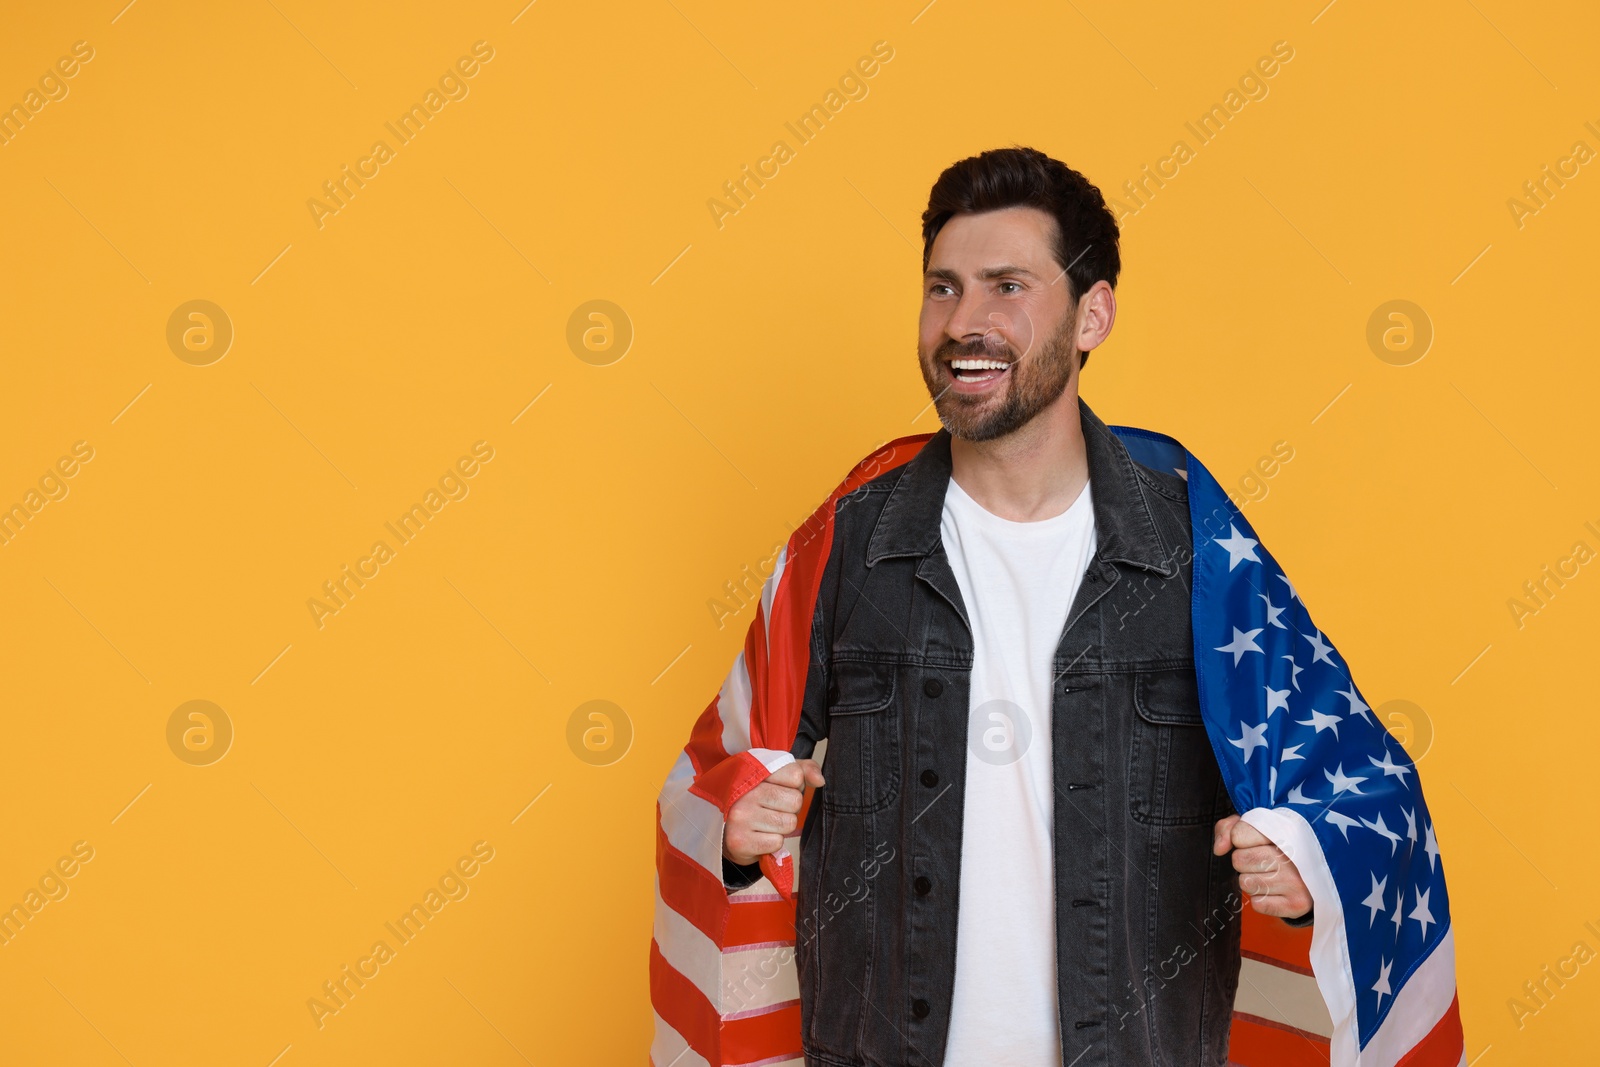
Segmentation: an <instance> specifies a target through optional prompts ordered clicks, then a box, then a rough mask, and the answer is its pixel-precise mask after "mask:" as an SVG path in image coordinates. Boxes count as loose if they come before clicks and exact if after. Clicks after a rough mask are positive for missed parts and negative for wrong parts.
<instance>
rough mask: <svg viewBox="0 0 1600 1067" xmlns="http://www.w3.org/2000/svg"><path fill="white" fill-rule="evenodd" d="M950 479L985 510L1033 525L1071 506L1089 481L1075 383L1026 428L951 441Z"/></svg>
mask: <svg viewBox="0 0 1600 1067" xmlns="http://www.w3.org/2000/svg"><path fill="white" fill-rule="evenodd" d="M950 467H951V476H952V477H953V478H955V480H956V484H957V485H959V486H961V488H962V489H963V490H964V491H965V492H966V494H967V495H968V496H970V497H972V499H974V500H976V501H977V502H978V503H979V504H981V505H982V506H983V508H984V510H985V511H988V512H990V513H991V514H994V515H998V516H1000V517H1001V518H1003V519H1010V520H1011V521H1013V522H1038V521H1040V520H1043V519H1048V518H1051V517H1053V516H1056V515H1059V514H1061V513H1062V512H1063V511H1066V510H1067V508H1069V507H1071V506H1072V503H1073V501H1075V500H1077V499H1078V494H1079V493H1081V492H1082V491H1083V487H1084V485H1085V484H1086V483H1087V482H1088V480H1089V461H1088V456H1087V454H1086V452H1085V450H1084V443H1083V423H1082V419H1081V416H1080V414H1079V412H1078V381H1077V375H1076V374H1074V375H1073V379H1072V381H1071V382H1069V383H1068V384H1067V388H1066V389H1064V390H1062V393H1061V395H1060V396H1059V397H1057V398H1056V401H1055V403H1053V404H1051V405H1050V406H1049V407H1047V408H1045V409H1044V410H1043V411H1041V412H1039V414H1037V415H1035V416H1034V417H1033V418H1032V419H1031V420H1030V421H1029V422H1028V423H1027V424H1025V425H1024V426H1022V427H1020V428H1019V429H1017V430H1016V431H1014V432H1012V433H1009V434H1007V435H1006V436H1004V437H999V438H996V439H994V440H992V441H968V440H965V439H963V438H960V437H955V436H953V435H952V436H951V438H950Z"/></svg>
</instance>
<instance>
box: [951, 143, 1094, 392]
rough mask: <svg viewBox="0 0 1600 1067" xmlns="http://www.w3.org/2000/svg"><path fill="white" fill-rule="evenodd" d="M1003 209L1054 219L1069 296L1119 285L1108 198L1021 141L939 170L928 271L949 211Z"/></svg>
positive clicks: (1058, 256)
mask: <svg viewBox="0 0 1600 1067" xmlns="http://www.w3.org/2000/svg"><path fill="white" fill-rule="evenodd" d="M1007 207H1035V208H1038V209H1039V210H1041V211H1043V212H1045V213H1046V214H1047V215H1049V216H1051V217H1052V218H1054V219H1055V220H1056V229H1057V231H1058V232H1057V234H1056V247H1055V258H1056V262H1057V263H1058V264H1059V265H1060V266H1062V267H1064V268H1065V269H1066V272H1067V281H1068V285H1069V286H1070V289H1069V292H1068V296H1069V298H1071V299H1074V300H1076V299H1077V298H1078V297H1079V296H1080V295H1081V294H1083V293H1085V292H1087V291H1088V290H1089V287H1090V286H1092V285H1093V284H1094V283H1095V282H1097V281H1101V280H1102V279H1103V280H1104V281H1105V282H1106V283H1107V284H1109V285H1110V286H1111V287H1112V288H1113V289H1115V288H1116V286H1117V274H1118V273H1119V272H1120V271H1121V270H1122V257H1121V256H1120V255H1119V254H1118V252H1117V220H1116V217H1115V216H1114V215H1112V213H1111V209H1110V208H1108V207H1106V201H1105V197H1103V196H1102V195H1100V190H1099V189H1098V188H1097V187H1096V186H1095V185H1094V184H1093V183H1092V182H1090V181H1089V179H1088V178H1085V177H1084V176H1083V175H1082V174H1079V173H1078V172H1077V171H1075V170H1073V169H1072V168H1071V167H1069V166H1067V165H1066V164H1065V163H1062V162H1061V161H1060V160H1057V159H1051V158H1050V157H1049V156H1047V155H1045V154H1044V153H1043V152H1040V151H1039V150H1038V149H1035V148H1023V147H1021V146H1018V147H1015V148H992V149H990V150H989V151H987V152H984V153H981V154H980V155H976V156H971V157H969V158H967V159H963V160H961V161H960V162H959V163H952V164H951V165H950V166H949V167H947V168H945V171H944V173H943V174H941V175H939V180H938V181H936V182H934V183H933V189H932V190H931V191H930V192H929V193H928V210H926V211H924V212H923V213H922V269H923V270H927V269H928V258H929V256H930V255H932V253H933V239H934V238H935V237H937V236H938V235H939V231H940V230H941V229H943V228H944V224H945V223H947V222H949V221H950V219H951V217H952V216H955V215H969V214H976V213H979V212H983V211H997V210H999V209H1000V208H1007ZM1088 358H1089V354H1088V353H1087V352H1085V353H1084V354H1083V359H1084V361H1085V362H1087V361H1088Z"/></svg>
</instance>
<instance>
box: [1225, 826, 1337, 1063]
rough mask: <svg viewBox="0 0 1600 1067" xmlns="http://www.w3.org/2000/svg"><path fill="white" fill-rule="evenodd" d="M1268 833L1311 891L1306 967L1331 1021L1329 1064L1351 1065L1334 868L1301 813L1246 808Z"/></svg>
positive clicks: (1258, 827) (1261, 828)
mask: <svg viewBox="0 0 1600 1067" xmlns="http://www.w3.org/2000/svg"><path fill="white" fill-rule="evenodd" d="M1241 818H1242V819H1243V821H1244V822H1247V823H1249V824H1250V825H1251V826H1254V827H1255V828H1256V829H1257V830H1260V831H1261V832H1262V833H1263V834H1265V835H1266V836H1267V839H1268V840H1270V841H1271V842H1272V843H1273V844H1274V845H1277V846H1278V847H1279V848H1280V849H1282V850H1283V854H1284V855H1286V856H1288V857H1289V860H1290V862H1292V863H1293V864H1294V865H1295V867H1296V869H1298V870H1299V872H1300V877H1301V878H1302V879H1303V880H1304V881H1305V883H1306V888H1307V889H1309V890H1310V891H1311V903H1312V908H1313V910H1314V911H1315V912H1316V914H1317V921H1316V922H1315V923H1314V924H1313V925H1312V928H1311V969H1312V970H1313V971H1315V972H1316V976H1317V988H1318V989H1320V990H1321V991H1322V999H1323V1002H1324V1003H1325V1004H1326V1005H1327V1008H1328V1017H1329V1019H1331V1020H1332V1022H1333V1033H1332V1035H1331V1040H1330V1048H1329V1052H1330V1056H1329V1062H1330V1064H1331V1067H1354V1065H1355V1064H1357V1063H1361V1064H1362V1067H1367V1064H1366V1063H1365V1061H1363V1060H1361V1059H1359V1050H1360V1044H1359V1042H1358V1041H1357V1040H1356V983H1355V978H1354V977H1353V972H1352V970H1351V967H1350V946H1349V943H1348V942H1347V941H1346V940H1345V936H1344V903H1343V902H1342V901H1340V899H1339V889H1338V887H1337V886H1336V885H1334V881H1333V872H1332V871H1331V870H1329V869H1328V861H1327V858H1326V857H1324V856H1323V854H1322V846H1321V844H1319V843H1318V841H1317V835H1316V832H1315V831H1313V830H1312V829H1311V824H1310V823H1308V822H1306V819H1305V816H1303V815H1301V814H1300V813H1299V812H1298V811H1294V810H1293V809H1291V808H1251V809H1250V810H1249V811H1247V812H1245V813H1244V815H1243V816H1242V817H1241Z"/></svg>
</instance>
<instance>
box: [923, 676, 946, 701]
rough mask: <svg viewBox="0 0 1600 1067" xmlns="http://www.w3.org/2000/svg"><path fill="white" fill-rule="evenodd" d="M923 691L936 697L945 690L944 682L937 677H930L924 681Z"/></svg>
mask: <svg viewBox="0 0 1600 1067" xmlns="http://www.w3.org/2000/svg"><path fill="white" fill-rule="evenodd" d="M922 691H923V692H924V693H926V694H928V695H929V696H931V697H936V696H938V695H939V694H940V693H942V692H944V683H943V682H941V681H939V679H937V678H929V679H927V680H926V681H924V682H923V683H922Z"/></svg>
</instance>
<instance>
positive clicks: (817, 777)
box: [794, 759, 828, 788]
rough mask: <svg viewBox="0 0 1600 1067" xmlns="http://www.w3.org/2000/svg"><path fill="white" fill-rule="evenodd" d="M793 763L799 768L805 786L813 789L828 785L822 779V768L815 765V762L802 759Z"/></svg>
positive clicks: (825, 780)
mask: <svg viewBox="0 0 1600 1067" xmlns="http://www.w3.org/2000/svg"><path fill="white" fill-rule="evenodd" d="M794 762H795V765H796V766H798V767H799V768H800V773H801V774H802V775H803V776H804V781H805V784H806V785H809V786H812V787H813V788H815V787H818V786H824V785H827V784H828V782H827V779H825V778H823V777H822V768H821V767H820V766H819V765H818V764H817V761H816V760H811V759H802V760H795V761H794Z"/></svg>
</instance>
